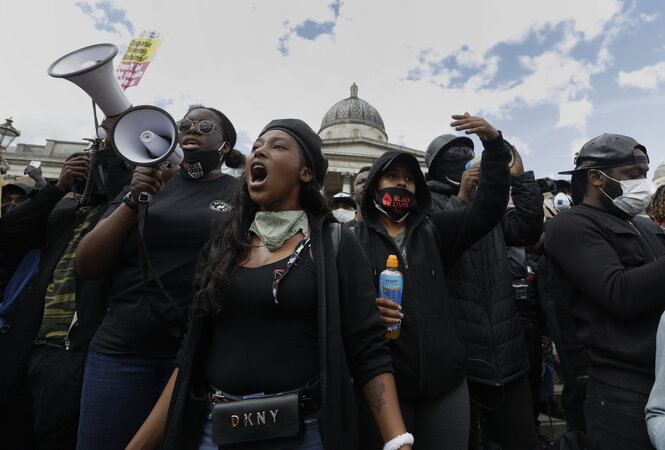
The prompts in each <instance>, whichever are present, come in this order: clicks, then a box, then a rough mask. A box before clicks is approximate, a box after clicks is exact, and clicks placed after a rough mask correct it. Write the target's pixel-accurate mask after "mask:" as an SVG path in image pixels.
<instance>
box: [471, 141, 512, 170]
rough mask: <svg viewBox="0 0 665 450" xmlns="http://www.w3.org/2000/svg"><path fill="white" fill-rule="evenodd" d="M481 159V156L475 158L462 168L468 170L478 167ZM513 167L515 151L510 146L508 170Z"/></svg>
mask: <svg viewBox="0 0 665 450" xmlns="http://www.w3.org/2000/svg"><path fill="white" fill-rule="evenodd" d="M482 159H483V154H482V153H481V154H480V155H478V156H476V157H475V158H473V159H472V160H471V161H469V162H467V163H466V165H465V166H464V170H468V169H469V168H470V167H476V166H479V165H480V161H482ZM514 165H515V150H514V149H513V147H512V146H510V161H508V168H509V169H512V168H513V166H514Z"/></svg>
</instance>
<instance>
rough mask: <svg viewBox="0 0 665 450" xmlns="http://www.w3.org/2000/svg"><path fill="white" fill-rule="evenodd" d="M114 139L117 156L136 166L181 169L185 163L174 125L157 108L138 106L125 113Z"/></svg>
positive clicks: (168, 116)
mask: <svg viewBox="0 0 665 450" xmlns="http://www.w3.org/2000/svg"><path fill="white" fill-rule="evenodd" d="M111 138H112V142H113V150H115V152H116V153H117V154H118V156H120V157H121V158H122V159H124V160H125V161H127V162H129V163H131V164H135V165H137V166H153V165H155V164H159V163H171V164H173V165H181V164H182V163H183V161H184V159H185V156H184V153H183V151H182V149H181V148H180V146H178V128H177V126H176V124H175V121H174V120H173V118H172V117H171V116H170V115H169V113H167V112H166V111H164V110H163V109H161V108H158V107H156V106H150V105H141V106H135V107H134V108H130V109H128V110H127V111H125V112H124V113H122V114H121V115H120V117H118V119H117V120H116V121H115V123H114V124H113V128H112V129H111Z"/></svg>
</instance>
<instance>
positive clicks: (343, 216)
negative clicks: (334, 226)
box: [332, 208, 356, 223]
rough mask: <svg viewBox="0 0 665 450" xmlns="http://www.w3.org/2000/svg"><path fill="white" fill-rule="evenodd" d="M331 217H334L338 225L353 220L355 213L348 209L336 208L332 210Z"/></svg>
mask: <svg viewBox="0 0 665 450" xmlns="http://www.w3.org/2000/svg"><path fill="white" fill-rule="evenodd" d="M332 213H333V216H335V219H337V221H338V222H339V223H347V222H350V221H352V220H353V219H355V217H356V212H355V211H349V210H348V209H344V208H337V209H333V212H332Z"/></svg>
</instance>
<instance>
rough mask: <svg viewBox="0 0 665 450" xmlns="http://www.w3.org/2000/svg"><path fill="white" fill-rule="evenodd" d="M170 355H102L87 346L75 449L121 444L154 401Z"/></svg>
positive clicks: (113, 449)
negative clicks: (147, 356) (151, 356)
mask: <svg viewBox="0 0 665 450" xmlns="http://www.w3.org/2000/svg"><path fill="white" fill-rule="evenodd" d="M174 367H175V364H174V362H173V359H172V358H144V357H140V356H128V355H105V354H102V353H98V352H95V351H93V350H90V351H89V352H88V358H87V361H86V365H85V374H84V376H83V390H82V393H81V416H80V420H79V429H78V445H77V449H79V450H104V449H109V450H117V449H121V448H125V446H127V444H128V443H129V441H130V440H131V439H132V437H133V436H134V434H135V433H136V432H137V431H138V429H139V428H140V427H141V425H142V424H143V421H144V420H145V419H146V417H148V414H150V411H152V408H153V407H154V406H155V403H157V400H158V399H159V396H160V395H161V393H162V390H163V389H164V385H165V384H166V382H167V381H168V379H169V378H170V377H171V374H172V373H173V369H174Z"/></svg>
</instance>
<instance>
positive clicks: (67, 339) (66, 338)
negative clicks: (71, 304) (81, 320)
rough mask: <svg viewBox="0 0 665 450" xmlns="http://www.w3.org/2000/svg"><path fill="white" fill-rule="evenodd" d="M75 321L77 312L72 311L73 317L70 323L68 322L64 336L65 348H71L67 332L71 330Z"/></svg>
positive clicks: (76, 320)
mask: <svg viewBox="0 0 665 450" xmlns="http://www.w3.org/2000/svg"><path fill="white" fill-rule="evenodd" d="M76 322H78V313H77V312H76V311H74V317H72V323H70V324H69V329H68V330H67V336H65V350H69V349H70V348H71V342H70V341H69V333H71V332H72V328H74V325H76Z"/></svg>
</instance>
